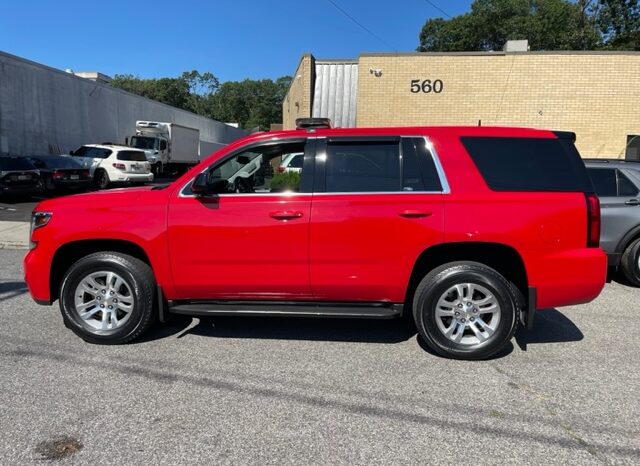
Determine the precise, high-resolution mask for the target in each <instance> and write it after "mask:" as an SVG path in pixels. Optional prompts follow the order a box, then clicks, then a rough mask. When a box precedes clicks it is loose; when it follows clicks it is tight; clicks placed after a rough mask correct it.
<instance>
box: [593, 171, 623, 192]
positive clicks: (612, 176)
mask: <svg viewBox="0 0 640 466" xmlns="http://www.w3.org/2000/svg"><path fill="white" fill-rule="evenodd" d="M587 171H588V172H589V176H590V177H591V181H593V187H594V188H595V190H596V194H597V195H598V196H600V197H615V196H616V195H617V188H616V170H615V169H614V168H589V169H588V170H587Z"/></svg>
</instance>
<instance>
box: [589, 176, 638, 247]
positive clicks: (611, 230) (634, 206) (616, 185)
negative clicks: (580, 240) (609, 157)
mask: <svg viewBox="0 0 640 466" xmlns="http://www.w3.org/2000/svg"><path fill="white" fill-rule="evenodd" d="M587 171H588V172H589V176H590V177H591V180H592V181H593V185H594V188H595V190H596V194H597V195H598V198H599V199H600V212H601V214H602V226H601V230H600V246H601V247H602V249H604V250H605V251H607V252H609V253H613V252H615V250H616V247H617V246H618V243H619V242H620V240H621V239H622V237H623V236H624V235H625V234H626V233H627V232H628V231H630V230H631V229H633V228H634V227H636V226H638V224H639V223H640V200H639V199H638V187H637V186H636V185H635V184H634V183H633V182H632V181H631V179H630V178H629V177H628V176H627V175H625V174H624V173H623V172H622V171H621V170H619V169H617V168H614V167H603V168H600V167H589V168H588V169H587Z"/></svg>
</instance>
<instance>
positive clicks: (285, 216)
mask: <svg viewBox="0 0 640 466" xmlns="http://www.w3.org/2000/svg"><path fill="white" fill-rule="evenodd" d="M269 216H270V217H271V218H275V219H276V220H293V219H296V218H300V217H302V212H300V211H298V210H279V211H276V212H271V213H270V214H269Z"/></svg>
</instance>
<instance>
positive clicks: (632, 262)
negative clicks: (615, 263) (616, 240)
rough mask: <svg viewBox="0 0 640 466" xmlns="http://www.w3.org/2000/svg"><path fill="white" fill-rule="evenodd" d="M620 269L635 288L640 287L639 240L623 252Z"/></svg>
mask: <svg viewBox="0 0 640 466" xmlns="http://www.w3.org/2000/svg"><path fill="white" fill-rule="evenodd" d="M620 267H621V268H622V273H623V274H624V276H625V277H626V279H627V280H629V281H630V282H631V283H632V284H633V285H635V286H640V238H638V239H637V240H635V241H634V242H633V243H631V244H630V245H629V246H627V249H625V250H624V252H623V253H622V258H621V259H620Z"/></svg>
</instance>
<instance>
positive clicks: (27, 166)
mask: <svg viewBox="0 0 640 466" xmlns="http://www.w3.org/2000/svg"><path fill="white" fill-rule="evenodd" d="M41 185H42V183H41V179H40V173H39V171H38V169H37V168H36V167H34V166H33V164H32V163H31V162H30V161H29V160H28V159H27V158H26V157H9V156H4V157H0V195H20V194H22V195H30V194H34V193H36V192H38V191H40V190H41Z"/></svg>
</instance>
